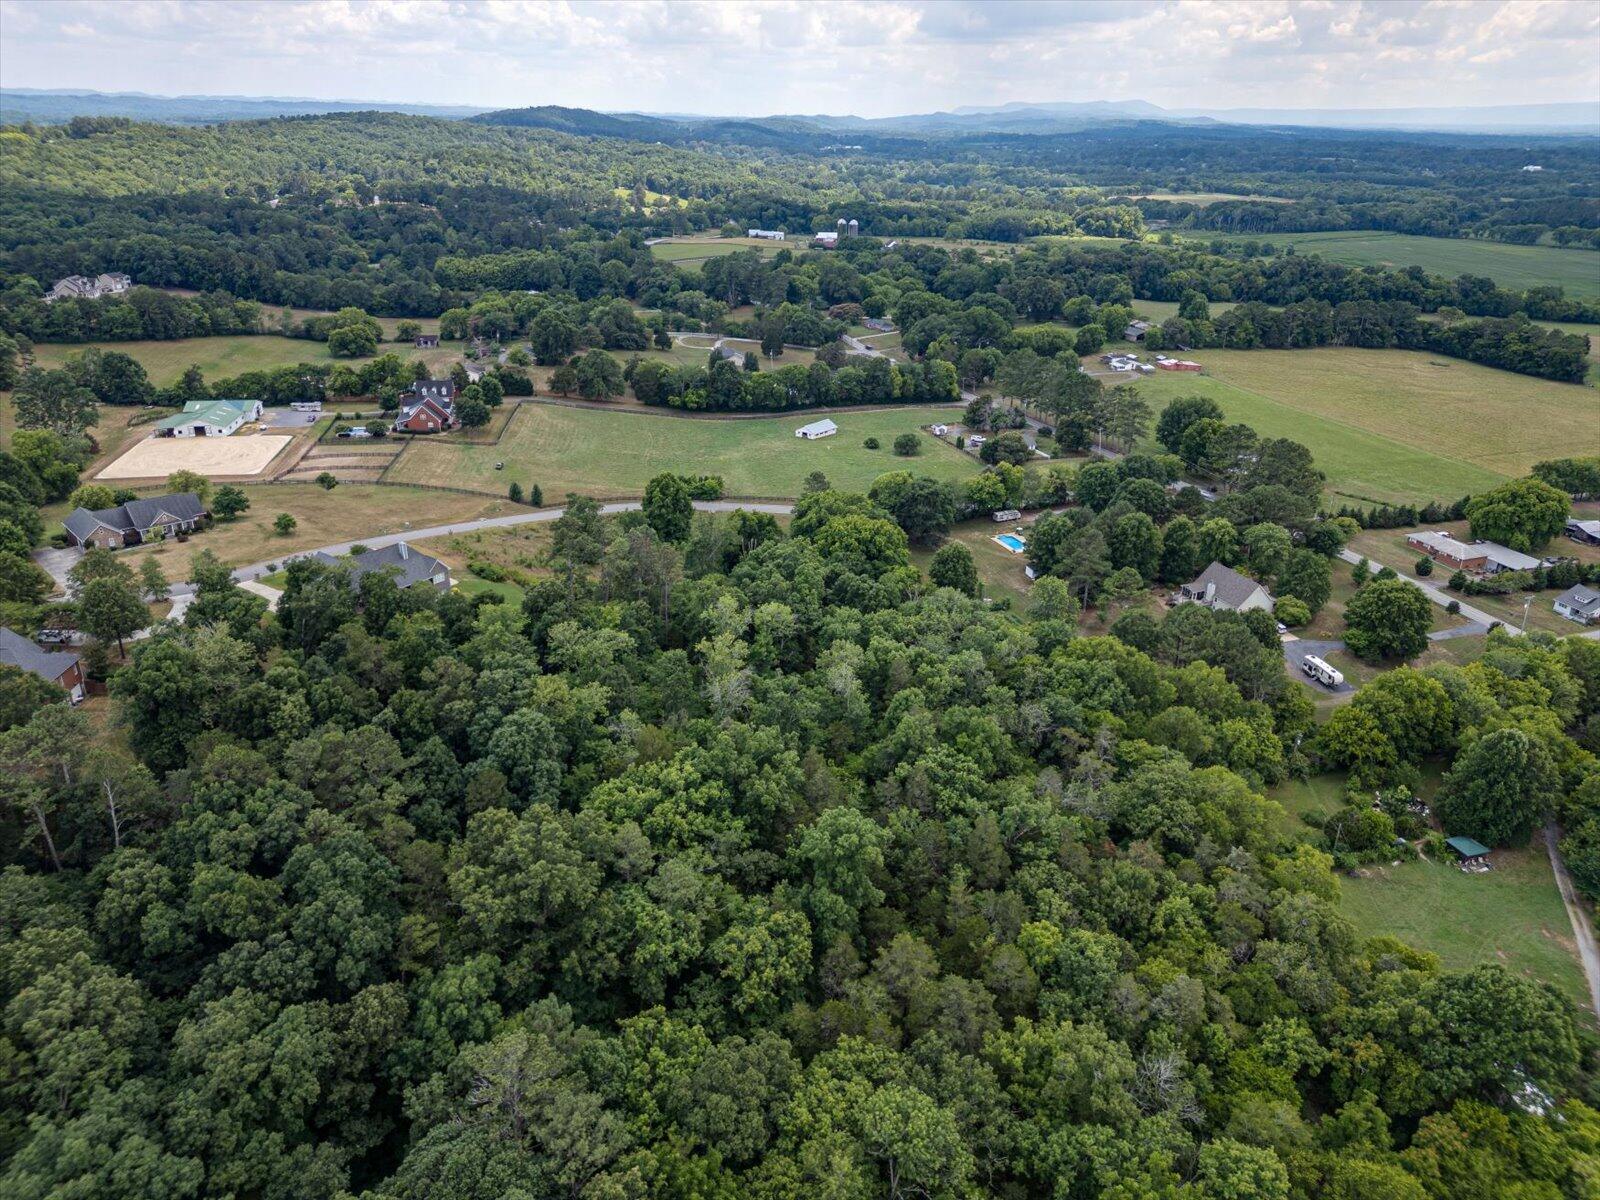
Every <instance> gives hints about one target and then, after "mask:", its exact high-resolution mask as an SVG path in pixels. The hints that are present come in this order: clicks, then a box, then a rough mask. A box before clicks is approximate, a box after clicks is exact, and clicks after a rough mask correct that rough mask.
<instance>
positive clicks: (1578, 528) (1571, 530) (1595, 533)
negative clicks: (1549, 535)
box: [1565, 517, 1600, 546]
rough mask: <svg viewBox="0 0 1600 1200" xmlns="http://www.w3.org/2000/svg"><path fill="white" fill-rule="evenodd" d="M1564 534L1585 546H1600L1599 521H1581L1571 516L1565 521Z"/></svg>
mask: <svg viewBox="0 0 1600 1200" xmlns="http://www.w3.org/2000/svg"><path fill="white" fill-rule="evenodd" d="M1565 532H1566V535H1567V537H1569V538H1571V539H1572V540H1573V541H1575V542H1580V543H1582V544H1583V545H1585V546H1600V521H1583V520H1580V519H1578V518H1577V517H1572V518H1570V519H1569V520H1568V521H1567V527H1566V530H1565Z"/></svg>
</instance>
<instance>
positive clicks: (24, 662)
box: [0, 626, 85, 704]
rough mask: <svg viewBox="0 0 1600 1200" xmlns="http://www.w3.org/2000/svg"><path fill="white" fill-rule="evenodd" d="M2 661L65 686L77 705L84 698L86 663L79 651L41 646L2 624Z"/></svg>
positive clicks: (0, 631)
mask: <svg viewBox="0 0 1600 1200" xmlns="http://www.w3.org/2000/svg"><path fill="white" fill-rule="evenodd" d="M0 663H9V664H10V665H11V666H13V667H19V668H21V669H22V670H24V671H32V672H33V673H34V674H35V675H37V676H38V677H39V678H40V679H43V680H44V681H45V682H47V683H53V684H56V685H58V686H59V687H60V688H62V689H63V690H64V691H65V692H66V693H67V695H68V696H69V697H70V698H71V700H72V702H73V703H74V704H76V703H78V702H79V701H80V700H82V699H83V697H84V694H85V693H84V683H83V666H82V664H81V663H79V662H78V656H77V655H76V654H65V653H60V652H52V651H49V650H44V649H41V648H40V647H38V646H36V645H34V644H33V642H31V641H29V640H28V639H27V638H25V637H23V636H22V635H21V634H20V633H18V632H17V631H16V630H14V629H7V628H5V627H4V626H0Z"/></svg>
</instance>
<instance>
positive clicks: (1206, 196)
mask: <svg viewBox="0 0 1600 1200" xmlns="http://www.w3.org/2000/svg"><path fill="white" fill-rule="evenodd" d="M1129 199H1130V200H1171V201H1174V202H1176V203H1180V204H1219V203H1221V202H1222V201H1224V200H1251V201H1254V202H1255V203H1257V204H1293V203H1294V201H1293V200H1292V199H1290V198H1289V197H1288V196H1242V195H1240V194H1239V193H1238V192H1141V193H1140V194H1139V195H1137V196H1130V197H1129Z"/></svg>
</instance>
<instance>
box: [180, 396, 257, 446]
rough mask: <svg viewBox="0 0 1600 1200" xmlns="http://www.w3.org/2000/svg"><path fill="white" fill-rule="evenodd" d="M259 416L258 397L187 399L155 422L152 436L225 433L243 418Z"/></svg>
mask: <svg viewBox="0 0 1600 1200" xmlns="http://www.w3.org/2000/svg"><path fill="white" fill-rule="evenodd" d="M260 419H261V401H259V400H190V401H189V402H188V403H187V404H185V405H184V406H183V411H182V412H181V413H177V414H175V415H173V416H170V417H168V418H166V419H165V420H164V421H158V422H156V436H157V437H227V436H228V435H229V434H230V433H233V432H234V431H235V430H236V429H238V428H239V426H241V425H243V424H244V423H245V422H246V421H259V420H260Z"/></svg>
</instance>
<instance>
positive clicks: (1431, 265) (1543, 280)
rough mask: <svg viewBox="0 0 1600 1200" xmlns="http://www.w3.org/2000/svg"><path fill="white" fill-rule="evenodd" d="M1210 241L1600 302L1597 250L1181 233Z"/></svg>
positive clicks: (1407, 237)
mask: <svg viewBox="0 0 1600 1200" xmlns="http://www.w3.org/2000/svg"><path fill="white" fill-rule="evenodd" d="M1212 236H1218V237H1226V239H1227V240H1230V241H1241V240H1243V241H1253V242H1270V243H1271V244H1272V245H1274V246H1293V247H1294V252H1295V253H1296V254H1317V255H1320V256H1322V257H1323V258H1325V259H1327V260H1328V261H1329V262H1336V263H1344V264H1345V265H1346V266H1351V267H1394V268H1403V267H1421V268H1422V269H1423V270H1424V271H1427V272H1428V273H1429V274H1431V275H1443V276H1444V277H1445V278H1446V279H1454V278H1456V277H1457V276H1458V275H1487V276H1488V277H1489V278H1490V279H1492V280H1494V281H1495V282H1496V283H1497V284H1499V285H1500V286H1501V287H1503V288H1510V289H1512V290H1513V291H1519V292H1520V291H1526V290H1527V289H1528V288H1531V287H1543V286H1547V285H1551V284H1554V285H1556V286H1559V287H1562V288H1565V289H1566V292H1567V294H1568V295H1569V296H1582V297H1587V298H1590V299H1594V298H1596V297H1600V251H1596V250H1584V249H1579V248H1577V247H1562V246H1513V245H1511V244H1510V243H1509V242H1485V241H1477V240H1474V239H1470V238H1435V237H1416V236H1414V235H1412V234H1409V233H1387V232H1382V231H1378V230H1353V231H1341V232H1330V233H1263V234H1250V235H1237V234H1228V235H1221V234H1218V235H1207V234H1204V233H1198V232H1196V233H1186V234H1184V238H1185V240H1187V241H1196V242H1207V241H1210V240H1211V239H1212Z"/></svg>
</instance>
